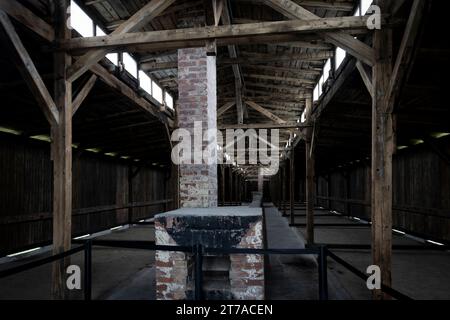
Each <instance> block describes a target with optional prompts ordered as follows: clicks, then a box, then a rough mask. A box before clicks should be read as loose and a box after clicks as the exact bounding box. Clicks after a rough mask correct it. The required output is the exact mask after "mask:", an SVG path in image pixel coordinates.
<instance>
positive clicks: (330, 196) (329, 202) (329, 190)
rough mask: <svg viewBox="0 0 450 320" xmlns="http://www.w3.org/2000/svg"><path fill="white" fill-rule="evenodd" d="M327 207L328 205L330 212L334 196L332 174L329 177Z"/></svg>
mask: <svg viewBox="0 0 450 320" xmlns="http://www.w3.org/2000/svg"><path fill="white" fill-rule="evenodd" d="M327 198H328V200H327V205H328V208H327V209H328V210H331V198H332V194H331V174H328V175H327Z"/></svg>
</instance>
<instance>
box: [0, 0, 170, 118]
mask: <svg viewBox="0 0 450 320" xmlns="http://www.w3.org/2000/svg"><path fill="white" fill-rule="evenodd" d="M13 2H14V5H12V4H11V5H10V2H9V1H6V3H5V0H0V9H2V10H4V11H5V13H7V14H8V15H10V16H11V17H12V18H14V19H15V20H16V21H18V22H19V23H22V24H23V25H25V26H27V27H28V28H30V29H31V30H32V31H34V32H36V33H38V34H39V35H40V36H42V37H43V38H44V39H45V40H47V41H48V42H53V41H54V40H55V33H54V29H53V28H52V26H51V25H49V24H47V23H46V22H45V21H44V20H42V19H41V18H39V17H38V16H36V15H35V14H34V13H33V12H31V11H30V10H28V9H27V8H26V7H24V6H23V5H21V4H19V3H18V2H15V1H11V3H13ZM35 26H40V28H39V29H38V28H36V27H35ZM90 71H91V72H93V73H94V74H96V75H97V76H98V77H99V79H100V80H102V81H103V82H104V83H105V84H107V85H108V86H110V87H111V88H113V89H115V90H117V91H119V92H122V94H124V95H125V96H126V97H127V98H129V99H130V100H131V101H133V102H134V103H135V104H136V105H138V106H139V107H140V108H141V109H142V110H144V111H146V112H149V113H150V114H152V115H154V116H155V117H156V118H158V119H159V120H160V121H161V122H163V123H167V124H169V126H173V121H172V120H171V119H169V118H168V117H167V116H166V115H165V114H163V113H161V112H160V111H158V110H157V109H156V108H155V107H153V106H152V105H151V104H150V103H149V102H148V101H146V100H145V99H143V98H141V97H139V96H138V95H137V94H136V93H135V92H134V91H133V90H132V89H131V88H130V87H129V86H127V85H126V84H125V83H123V82H122V81H120V80H119V79H117V78H116V77H115V76H113V75H111V74H110V73H109V72H108V71H107V70H106V69H105V68H104V67H102V66H101V65H100V64H98V63H97V64H94V65H93V66H91V67H90ZM154 104H155V105H159V103H158V102H157V101H156V100H155V103H154Z"/></svg>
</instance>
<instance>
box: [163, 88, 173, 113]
mask: <svg viewBox="0 0 450 320" xmlns="http://www.w3.org/2000/svg"><path fill="white" fill-rule="evenodd" d="M164 99H165V101H166V106H167V107H168V108H170V109H172V110H173V98H172V96H171V95H170V94H169V93H168V92H165V93H164Z"/></svg>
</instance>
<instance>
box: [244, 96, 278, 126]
mask: <svg viewBox="0 0 450 320" xmlns="http://www.w3.org/2000/svg"><path fill="white" fill-rule="evenodd" d="M245 103H246V104H247V105H248V106H249V107H251V108H252V109H254V110H256V111H258V112H259V113H261V114H262V115H264V116H266V117H267V118H269V119H270V120H272V121H275V122H276V123H277V124H285V123H286V121H285V120H283V119H281V118H279V117H278V116H276V115H274V114H273V113H272V112H270V111H269V110H267V109H266V108H264V107H262V106H260V105H259V104H257V103H256V102H253V101H249V100H246V101H245Z"/></svg>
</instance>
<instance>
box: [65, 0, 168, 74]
mask: <svg viewBox="0 0 450 320" xmlns="http://www.w3.org/2000/svg"><path fill="white" fill-rule="evenodd" d="M174 2H175V0H152V1H150V2H149V3H148V4H146V5H145V6H144V7H142V9H140V10H139V11H138V12H136V13H135V14H134V15H133V16H132V17H130V18H129V19H128V20H127V21H126V22H124V23H122V24H121V25H120V26H119V27H118V28H117V29H116V30H114V32H112V33H111V36H113V35H114V36H116V35H123V34H126V33H129V32H135V31H137V30H139V29H141V28H142V27H144V26H145V25H146V24H148V23H149V22H150V21H151V20H153V19H154V18H155V17H157V16H159V15H160V14H161V13H162V12H163V11H164V10H165V9H166V8H167V7H169V6H170V5H171V4H172V3H174ZM107 37H108V36H107ZM108 52H109V50H105V49H101V50H96V51H93V52H89V53H87V54H85V55H84V56H82V57H80V58H79V59H78V60H77V61H76V62H75V63H74V64H73V65H72V66H71V67H70V69H69V71H68V74H69V79H68V80H69V81H75V80H76V79H77V78H78V77H80V76H81V75H82V74H83V73H84V72H86V71H87V70H89V68H90V67H91V66H93V65H94V64H96V63H97V62H98V61H100V60H101V59H102V58H103V57H104V56H105V55H106V54H107V53H108Z"/></svg>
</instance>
